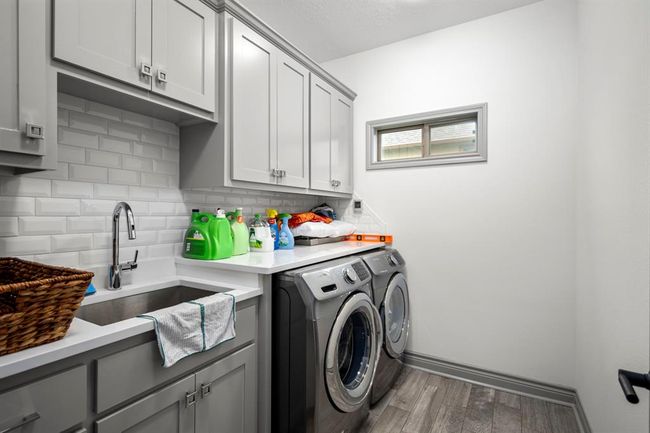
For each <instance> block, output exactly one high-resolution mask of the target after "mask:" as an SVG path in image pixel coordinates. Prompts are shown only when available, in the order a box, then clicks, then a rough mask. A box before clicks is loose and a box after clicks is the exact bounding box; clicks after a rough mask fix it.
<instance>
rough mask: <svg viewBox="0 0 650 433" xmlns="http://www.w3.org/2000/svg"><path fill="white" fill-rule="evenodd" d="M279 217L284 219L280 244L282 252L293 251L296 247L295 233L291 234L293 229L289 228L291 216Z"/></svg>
mask: <svg viewBox="0 0 650 433" xmlns="http://www.w3.org/2000/svg"><path fill="white" fill-rule="evenodd" d="M279 217H280V218H281V219H282V227H281V228H280V236H279V242H278V243H279V248H280V249H281V250H292V249H293V247H294V246H295V242H294V240H293V233H291V229H290V228H289V218H291V214H288V213H282V214H280V215H279Z"/></svg>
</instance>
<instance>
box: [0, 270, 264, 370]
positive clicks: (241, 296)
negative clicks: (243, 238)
mask: <svg viewBox="0 0 650 433" xmlns="http://www.w3.org/2000/svg"><path fill="white" fill-rule="evenodd" d="M179 285H180V286H186V287H193V288H197V289H204V290H210V291H214V292H225V291H227V292H228V293H229V294H231V295H233V296H234V297H235V302H241V301H244V300H246V299H250V298H254V297H256V296H259V295H261V294H262V290H261V289H258V288H241V289H233V288H224V287H223V285H221V284H218V285H217V284H215V283H213V282H210V281H208V280H202V279H198V278H191V277H165V278H163V279H160V280H157V281H153V282H149V283H146V284H131V285H128V286H124V287H122V288H121V289H120V290H114V291H111V290H106V289H97V293H96V294H94V295H91V296H89V297H87V298H86V299H84V301H83V302H82V305H87V304H93V303H97V302H102V301H108V300H110V299H115V298H119V297H124V296H130V295H136V294H139V293H144V292H149V291H152V290H159V289H164V288H167V287H174V286H179ZM149 331H153V322H152V321H151V320H147V319H141V318H138V317H134V318H132V319H127V320H122V321H120V322H116V323H113V324H110V325H105V326H99V325H95V324H93V323H90V322H87V321H85V320H81V319H77V318H75V319H73V320H72V324H71V325H70V329H69V330H68V333H67V334H66V336H65V337H63V338H62V339H61V340H59V341H55V342H52V343H48V344H43V345H41V346H36V347H32V348H30V349H25V350H22V351H20V352H16V353H11V354H8V355H4V356H0V379H2V378H5V377H9V376H12V375H14V374H18V373H22V372H24V371H27V370H31V369H33V368H36V367H40V366H42V365H45V364H49V363H51V362H55V361H59V360H61V359H65V358H68V357H70V356H74V355H77V354H80V353H83V352H87V351H89V350H92V349H96V348H98V347H101V346H104V345H107V344H111V343H115V342H116V341H120V340H123V339H125V338H129V337H133V336H134V335H139V334H143V333H145V332H149Z"/></svg>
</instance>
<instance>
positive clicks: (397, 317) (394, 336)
mask: <svg viewBox="0 0 650 433" xmlns="http://www.w3.org/2000/svg"><path fill="white" fill-rule="evenodd" d="M382 316H383V319H384V329H385V332H386V335H385V346H386V351H387V352H388V354H389V355H390V356H391V357H393V358H399V357H400V356H401V355H402V353H403V352H404V349H405V348H406V341H407V340H408V330H409V323H410V317H409V297H408V286H407V284H406V278H405V277H404V275H402V274H395V275H394V276H393V278H391V280H390V283H389V284H388V288H387V289H386V296H385V298H384V302H383V304H382Z"/></svg>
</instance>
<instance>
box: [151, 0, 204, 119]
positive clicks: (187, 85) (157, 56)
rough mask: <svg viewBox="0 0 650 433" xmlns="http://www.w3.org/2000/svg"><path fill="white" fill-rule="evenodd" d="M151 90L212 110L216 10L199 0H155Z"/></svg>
mask: <svg viewBox="0 0 650 433" xmlns="http://www.w3.org/2000/svg"><path fill="white" fill-rule="evenodd" d="M152 22H153V37H152V58H153V73H154V78H153V82H154V83H153V91H154V92H156V93H160V94H162V95H165V96H167V97H169V98H173V99H176V100H178V101H181V102H184V103H186V104H189V105H193V106H195V107H198V108H202V109H204V110H206V111H211V112H212V111H214V107H215V99H216V94H215V81H216V76H215V57H216V39H215V34H216V12H215V11H213V10H212V9H210V8H209V7H208V6H206V5H205V4H203V3H202V2H201V1H200V0H154V2H153V20H152Z"/></svg>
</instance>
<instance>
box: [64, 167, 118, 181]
mask: <svg viewBox="0 0 650 433" xmlns="http://www.w3.org/2000/svg"><path fill="white" fill-rule="evenodd" d="M69 170H70V180H77V181H86V182H103V183H106V182H107V181H108V169H107V168H104V167H94V166H91V165H80V164H70V168H69Z"/></svg>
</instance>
